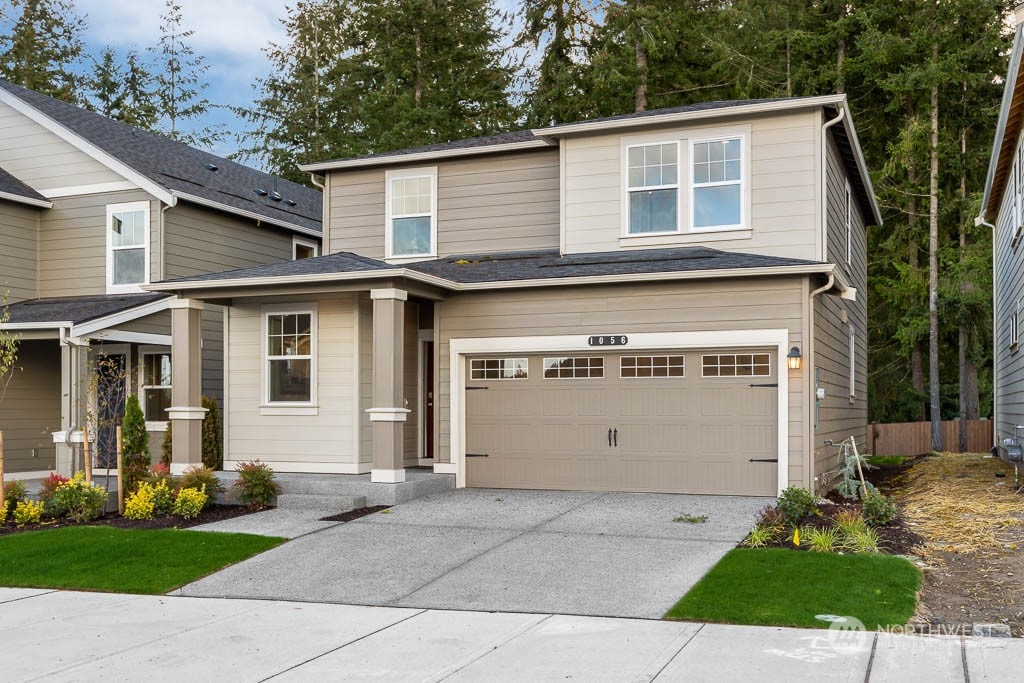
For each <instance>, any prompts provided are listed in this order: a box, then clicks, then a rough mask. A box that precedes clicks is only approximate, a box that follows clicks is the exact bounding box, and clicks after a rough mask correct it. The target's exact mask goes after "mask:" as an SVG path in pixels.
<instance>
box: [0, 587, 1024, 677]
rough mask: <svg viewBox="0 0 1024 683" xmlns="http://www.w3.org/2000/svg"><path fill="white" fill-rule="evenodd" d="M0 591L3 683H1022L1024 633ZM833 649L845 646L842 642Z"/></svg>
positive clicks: (0, 638) (2, 589)
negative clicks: (855, 631) (852, 634)
mask: <svg viewBox="0 0 1024 683" xmlns="http://www.w3.org/2000/svg"><path fill="white" fill-rule="evenodd" d="M829 634H830V632H829V631H818V630H802V629H786V628H764V627H753V626H724V625H715V624H692V623H672V622H664V621H648V620H641V619H610V618H598V617H580V616H563V615H545V614H522V613H517V614H508V613H487V612H459V611H438V610H427V609H409V608H393V607H359V606H350V605H323V604H313V603H295V602H280V601H265V600H215V599H208V598H207V599H202V598H184V597H154V596H136V595H111V594H102V593H73V592H59V591H43V590H28V589H13V588H0V643H2V646H0V672H3V680H4V681H11V682H12V683H13V682H17V681H29V680H33V681H35V680H43V681H95V680H104V681H137V680H140V679H145V680H147V681H150V682H159V681H183V680H185V681H188V680H197V681H202V680H214V679H219V680H225V681H265V680H270V679H273V680H282V681H307V680H316V681H389V682H391V681H442V680H443V681H556V680H557V681H564V680H566V679H572V680H581V681H593V682H600V681H679V680H693V681H710V680H718V681H739V680H756V681H767V682H771V681H786V682H789V681H803V680H807V681H810V680H813V681H857V682H858V683H859V682H860V681H926V680H934V681H967V680H970V681H971V682H972V683H976V682H977V681H1011V680H1018V679H1019V676H1020V662H1021V661H1022V658H1024V641H1022V640H1018V639H1013V640H1011V639H1008V638H1005V639H1000V638H990V639H975V638H956V637H945V638H942V637H936V638H925V637H920V636H904V635H888V634H878V635H875V634H871V633H867V634H862V635H863V640H862V641H861V642H857V643H854V644H853V646H852V647H851V646H850V643H849V642H845V643H844V642H843V641H835V640H830V638H829ZM833 642H835V643H837V644H836V645H835V646H833V644H832V643H833Z"/></svg>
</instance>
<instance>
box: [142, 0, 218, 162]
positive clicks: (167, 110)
mask: <svg viewBox="0 0 1024 683" xmlns="http://www.w3.org/2000/svg"><path fill="white" fill-rule="evenodd" d="M160 19H161V21H162V22H163V23H162V24H161V26H160V41H159V43H158V44H157V46H156V47H153V48H150V52H152V53H153V54H154V55H156V65H155V73H154V78H155V81H156V91H155V95H156V102H157V107H158V114H159V117H160V130H161V132H163V133H164V134H165V135H167V136H168V137H170V138H172V139H174V140H179V141H181V142H184V143H186V144H190V145H200V146H210V145H212V144H213V143H215V142H217V140H219V139H220V138H221V137H223V132H222V131H219V130H217V129H216V128H211V127H204V128H200V129H197V130H191V131H187V130H183V129H182V126H183V125H184V124H185V123H186V122H188V121H191V120H194V119H197V118H200V117H202V116H203V115H205V114H206V113H207V112H209V111H210V109H212V108H213V105H212V104H210V101H209V100H207V99H206V98H205V97H203V96H202V92H203V91H204V90H206V88H207V87H208V83H206V81H205V80H204V77H203V74H204V73H206V71H207V69H208V68H209V66H208V65H207V64H206V60H205V59H204V58H203V56H202V55H197V54H196V53H195V51H194V50H193V49H192V46H191V45H190V44H189V42H188V39H189V38H191V37H192V36H193V35H194V34H195V31H194V30H192V29H185V27H184V24H183V18H182V13H181V5H179V4H178V0H166V6H165V8H164V14H163V15H161V17H160Z"/></svg>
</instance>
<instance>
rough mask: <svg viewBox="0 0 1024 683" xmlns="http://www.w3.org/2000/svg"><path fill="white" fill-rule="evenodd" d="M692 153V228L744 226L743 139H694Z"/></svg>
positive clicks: (706, 228) (713, 228)
mask: <svg viewBox="0 0 1024 683" xmlns="http://www.w3.org/2000/svg"><path fill="white" fill-rule="evenodd" d="M690 153H691V158H692V160H693V179H692V182H693V185H692V195H691V196H692V202H691V204H692V206H693V209H692V213H693V229H694V230H717V229H724V228H737V227H742V226H743V223H744V220H743V219H744V211H743V194H744V193H743V138H741V137H732V138H724V139H720V140H703V141H700V142H694V143H693V144H692V145H691V147H690Z"/></svg>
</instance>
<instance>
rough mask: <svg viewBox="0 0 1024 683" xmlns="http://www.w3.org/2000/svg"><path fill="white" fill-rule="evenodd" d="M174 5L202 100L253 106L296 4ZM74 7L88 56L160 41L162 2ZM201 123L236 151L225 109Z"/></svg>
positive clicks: (507, 4)
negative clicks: (199, 75)
mask: <svg viewBox="0 0 1024 683" xmlns="http://www.w3.org/2000/svg"><path fill="white" fill-rule="evenodd" d="M0 1H2V0H0ZM177 1H178V4H179V5H181V12H182V20H183V24H184V26H185V28H186V29H192V30H194V31H195V34H194V35H193V36H192V37H191V39H190V43H191V45H192V48H193V50H194V51H195V53H196V54H197V55H202V56H203V57H204V58H205V60H206V64H207V66H208V67H209V70H208V71H207V72H206V74H205V77H206V80H207V82H208V83H209V88H207V90H206V91H204V93H203V94H204V96H205V97H206V98H207V99H209V100H210V102H212V103H215V104H220V105H231V106H240V107H246V106H249V105H251V104H252V101H253V99H254V97H255V96H256V92H255V91H254V90H253V87H252V86H253V84H254V83H255V81H256V79H257V78H259V77H261V76H264V75H266V74H267V71H268V69H269V68H270V65H269V63H268V62H267V59H266V56H265V55H264V54H263V48H264V47H266V46H267V45H268V44H269V43H271V42H275V43H284V42H286V35H285V32H284V28H283V26H282V24H281V20H282V19H284V18H285V16H286V15H287V10H288V7H290V6H292V5H294V0H291V1H288V2H286V1H285V0H177ZM495 5H496V6H498V7H500V8H502V9H505V10H507V9H509V8H512V7H514V6H516V5H518V2H517V0H497V2H496V3H495ZM75 8H76V10H77V12H78V14H79V15H82V16H84V17H85V20H86V31H85V34H84V35H83V40H84V42H85V45H86V52H88V53H89V54H90V55H97V54H99V51H100V50H101V49H103V48H104V47H106V46H108V45H109V46H111V47H113V48H114V49H115V51H116V52H118V53H119V54H121V55H123V54H124V53H126V52H128V51H129V50H136V51H138V52H140V53H144V52H145V50H146V48H147V47H148V46H151V45H156V44H157V42H158V41H159V39H160V23H161V22H160V15H161V14H162V13H163V12H164V8H165V3H164V0H75ZM87 59H88V57H87ZM202 124H203V125H211V124H223V125H224V126H225V127H226V129H227V130H228V132H229V135H228V137H227V138H225V140H224V142H222V143H220V144H219V145H218V146H217V147H216V148H214V149H213V150H212V151H213V152H215V153H216V154H220V155H225V156H226V155H227V154H230V153H231V152H234V151H235V149H236V147H237V143H236V140H235V137H234V134H236V133H238V132H240V131H242V130H243V129H244V127H245V124H244V122H243V121H241V120H240V119H238V118H237V117H236V116H235V115H234V114H233V113H232V112H230V111H228V110H227V109H217V110H215V111H213V112H211V114H210V115H209V116H208V117H207V119H206V120H204V121H203V122H202Z"/></svg>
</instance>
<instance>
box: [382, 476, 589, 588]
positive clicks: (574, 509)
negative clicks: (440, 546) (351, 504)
mask: <svg viewBox="0 0 1024 683" xmlns="http://www.w3.org/2000/svg"><path fill="white" fill-rule="evenodd" d="M607 495H608V494H607V493H600V494H598V495H596V496H594V497H593V498H589V499H587V500H585V501H584V502H582V503H580V504H579V505H577V506H575V507H573V508H570V509H568V510H566V511H565V512H562V513H559V514H557V515H555V516H554V517H551V518H549V519H545V520H544V521H543V522H540V523H539V524H537V525H535V526H532V527H529V528H527V529H522V530H520V531H519V533H518V534H516V535H514V536H510V537H509V538H506V539H505V540H504V541H501V542H499V543H497V544H495V545H492V546H491V547H490V548H486V549H484V550H481V551H480V552H478V553H477V554H476V555H473V556H472V557H467V558H466V559H465V560H464V561H463V562H460V563H459V564H458V565H456V566H454V567H452V568H451V569H449V570H448V571H446V572H445V573H444V574H441V576H437V577H435V578H433V579H430V580H429V581H427V582H426V583H424V584H423V585H421V586H417V587H416V588H414V589H413V590H411V591H409V592H408V593H406V594H405V595H400V596H398V597H397V598H395V599H394V600H391V601H389V602H387V603H386V604H385V606H387V607H401V605H399V604H398V603H400V602H401V601H402V600H405V599H407V598H408V597H409V596H411V595H414V594H416V593H418V592H419V591H421V590H423V589H424V588H426V587H427V586H429V585H431V584H434V583H437V582H438V581H440V580H441V579H443V578H445V577H447V576H448V575H449V574H451V573H452V572H454V571H458V570H459V569H462V568H463V567H465V566H466V565H467V564H469V563H470V562H472V561H473V560H476V559H478V558H480V557H483V556H484V555H486V554H487V553H489V552H491V551H493V550H497V549H498V548H500V547H502V546H504V545H508V544H509V543H511V542H512V541H514V540H516V539H518V538H522V537H523V536H525V535H526V534H528V533H530V532H531V531H536V530H537V529H539V528H541V527H542V526H544V525H545V524H550V523H551V522H553V521H555V520H556V519H559V518H561V517H564V516H565V515H567V514H569V513H570V512H574V511H576V510H579V509H580V508H581V507H583V506H584V505H586V504H588V503H591V502H593V501H595V500H597V499H599V498H603V497H604V496H607ZM408 526H413V525H408ZM493 531H515V529H511V530H510V529H493Z"/></svg>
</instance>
